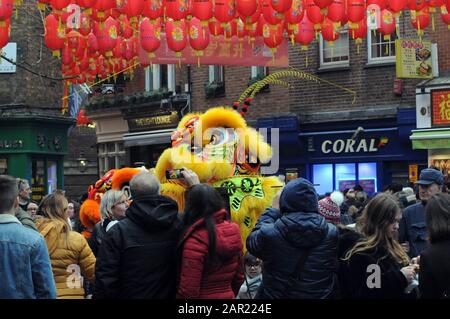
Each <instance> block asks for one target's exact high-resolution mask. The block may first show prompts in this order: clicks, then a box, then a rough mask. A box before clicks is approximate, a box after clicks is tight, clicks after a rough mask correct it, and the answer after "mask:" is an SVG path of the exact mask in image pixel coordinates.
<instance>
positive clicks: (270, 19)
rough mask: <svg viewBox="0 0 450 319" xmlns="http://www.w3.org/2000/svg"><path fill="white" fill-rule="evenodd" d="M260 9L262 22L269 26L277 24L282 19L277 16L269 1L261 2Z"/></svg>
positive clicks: (262, 0)
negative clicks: (262, 17)
mask: <svg viewBox="0 0 450 319" xmlns="http://www.w3.org/2000/svg"><path fill="white" fill-rule="evenodd" d="M260 3H261V7H262V14H263V16H264V20H265V21H266V22H267V23H269V24H273V25H276V24H279V23H281V21H282V17H281V15H280V14H279V12H278V11H276V10H275V9H274V8H273V7H272V5H271V3H270V0H261V2H260Z"/></svg>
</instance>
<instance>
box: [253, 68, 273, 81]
mask: <svg viewBox="0 0 450 319" xmlns="http://www.w3.org/2000/svg"><path fill="white" fill-rule="evenodd" d="M267 74H269V72H268V70H267V68H266V67H265V66H252V68H251V78H252V79H256V78H258V79H263V78H265V77H266V76H267Z"/></svg>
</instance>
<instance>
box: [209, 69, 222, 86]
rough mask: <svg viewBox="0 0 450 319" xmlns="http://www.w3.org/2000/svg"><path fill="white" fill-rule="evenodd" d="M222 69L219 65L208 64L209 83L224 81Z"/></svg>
mask: <svg viewBox="0 0 450 319" xmlns="http://www.w3.org/2000/svg"><path fill="white" fill-rule="evenodd" d="M224 82H225V81H224V70H223V66H221V65H210V66H209V83H224Z"/></svg>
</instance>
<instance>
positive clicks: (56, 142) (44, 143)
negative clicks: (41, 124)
mask: <svg viewBox="0 0 450 319" xmlns="http://www.w3.org/2000/svg"><path fill="white" fill-rule="evenodd" d="M36 142H37V145H38V146H39V147H40V148H41V149H45V148H46V147H47V149H48V150H51V149H52V147H53V150H55V151H60V150H61V138H60V137H59V136H55V137H54V138H48V137H47V136H45V135H43V134H39V135H38V136H37V141H36Z"/></svg>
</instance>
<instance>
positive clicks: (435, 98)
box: [410, 77, 450, 182]
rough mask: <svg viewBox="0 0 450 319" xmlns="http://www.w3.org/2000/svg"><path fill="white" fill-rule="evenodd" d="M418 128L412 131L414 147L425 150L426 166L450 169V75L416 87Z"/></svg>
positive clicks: (446, 172) (446, 174) (445, 171)
mask: <svg viewBox="0 0 450 319" xmlns="http://www.w3.org/2000/svg"><path fill="white" fill-rule="evenodd" d="M416 111H417V129H416V130H414V131H413V132H412V134H411V137H410V138H411V141H412V145H413V148H414V149H417V150H426V151H427V152H428V166H430V167H434V168H437V169H439V170H441V171H442V172H443V173H444V175H445V176H446V178H447V182H449V181H448V172H449V171H450V77H439V78H435V79H433V80H430V81H425V82H422V83H420V84H419V85H418V86H417V89H416Z"/></svg>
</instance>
